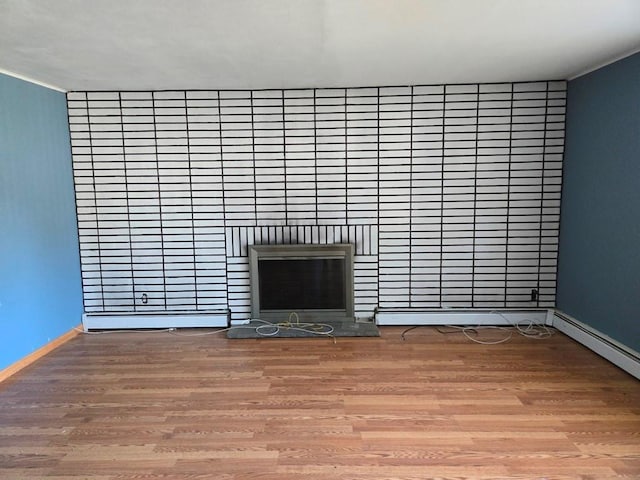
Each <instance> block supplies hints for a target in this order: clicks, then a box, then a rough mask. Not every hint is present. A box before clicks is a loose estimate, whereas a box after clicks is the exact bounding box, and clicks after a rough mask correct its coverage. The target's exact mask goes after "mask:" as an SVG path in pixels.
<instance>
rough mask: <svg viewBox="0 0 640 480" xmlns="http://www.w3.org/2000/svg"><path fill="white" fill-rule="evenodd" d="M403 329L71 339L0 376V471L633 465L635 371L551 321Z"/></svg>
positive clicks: (521, 475) (486, 472)
mask: <svg viewBox="0 0 640 480" xmlns="http://www.w3.org/2000/svg"><path fill="white" fill-rule="evenodd" d="M403 330H404V328H401V327H382V328H381V333H382V336H381V338H338V339H337V340H336V342H335V343H334V342H333V341H332V340H331V339H329V338H314V339H260V340H228V339H226V338H225V337H224V336H223V335H207V336H179V335H176V334H172V333H148V332H147V333H118V334H105V335H80V336H78V337H76V338H74V339H72V340H71V341H69V342H68V343H66V344H65V345H63V346H62V347H60V348H59V349H57V350H55V351H54V352H52V353H51V354H49V355H47V356H46V357H44V358H43V359H41V360H39V361H38V362H36V363H35V364H34V365H32V366H30V367H28V368H26V369H25V370H23V371H21V372H20V373H18V374H16V375H15V376H13V377H11V378H9V379H8V380H6V381H5V382H3V383H1V384H0V478H1V479H12V480H13V479H30V480H31V479H39V478H46V479H48V480H51V479H58V480H60V479H76V480H77V479H87V480H116V479H117V480H172V479H208V478H211V479H220V480H240V479H255V480H321V479H322V480H327V479H338V480H346V479H350V480H365V479H366V480H383V479H384V480H392V479H396V480H400V479H402V480H418V479H419V480H423V479H429V478H437V479H458V480H459V479H487V480H488V479H491V480H499V479H538V480H541V479H546V480H551V479H593V480H601V479H613V478H634V479H639V478H640V381H638V380H637V379H634V378H633V377H631V376H630V375H628V374H626V373H625V372H623V371H621V370H619V369H617V368H616V367H615V366H613V365H611V364H609V363H608V362H607V361H605V360H603V359H602V358H600V357H598V356H597V355H595V354H594V353H592V352H590V351H589V350H587V349H586V348H584V347H582V346H581V345H579V344H577V343H575V342H574V341H572V340H571V339H569V338H568V337H565V336H564V335H562V334H560V333H557V334H556V335H554V336H553V337H551V338H549V339H546V340H533V339H527V338H524V337H521V336H514V337H513V339H512V340H511V341H510V342H508V343H505V344H500V345H491V346H489V345H479V344H475V343H471V342H469V341H468V340H467V339H466V338H465V337H464V336H463V335H461V334H459V333H455V334H443V333H440V332H438V331H437V330H436V329H435V328H431V327H429V328H426V327H425V328H419V329H416V330H413V331H411V332H409V333H407V335H406V340H402V338H401V336H400V334H401V332H402V331H403ZM202 332H203V331H202V330H188V331H181V333H182V334H186V333H189V334H190V333H202ZM502 334H503V332H492V331H488V332H485V333H483V334H482V337H483V338H484V339H487V340H491V339H496V338H499V336H500V335H502Z"/></svg>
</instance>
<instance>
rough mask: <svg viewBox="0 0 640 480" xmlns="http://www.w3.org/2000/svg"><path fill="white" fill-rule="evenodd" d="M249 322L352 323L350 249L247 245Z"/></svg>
mask: <svg viewBox="0 0 640 480" xmlns="http://www.w3.org/2000/svg"><path fill="white" fill-rule="evenodd" d="M249 274H250V279H251V318H253V319H260V320H266V321H271V322H274V321H275V322H279V321H286V320H288V319H289V315H291V313H292V312H295V313H296V314H297V315H298V317H299V318H300V320H301V321H303V322H327V321H344V320H353V317H354V309H353V245H351V244H333V245H306V244H305V245H250V246H249Z"/></svg>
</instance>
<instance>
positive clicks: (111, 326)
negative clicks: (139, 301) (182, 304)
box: [82, 309, 231, 332]
mask: <svg viewBox="0 0 640 480" xmlns="http://www.w3.org/2000/svg"><path fill="white" fill-rule="evenodd" d="M230 317H231V314H230V311H229V310H228V309H224V310H203V311H199V312H184V311H166V312H114V313H85V314H83V315H82V327H83V329H84V331H85V332H88V331H89V330H127V329H133V328H137V329H142V328H200V327H228V326H229V321H230Z"/></svg>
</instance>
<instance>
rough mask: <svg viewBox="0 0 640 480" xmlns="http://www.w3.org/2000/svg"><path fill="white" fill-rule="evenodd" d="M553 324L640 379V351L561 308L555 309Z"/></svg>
mask: <svg viewBox="0 0 640 480" xmlns="http://www.w3.org/2000/svg"><path fill="white" fill-rule="evenodd" d="M553 326H554V327H555V328H557V329H558V330H560V331H561V332H562V333H564V334H565V335H567V336H569V337H571V338H573V339H574V340H575V341H577V342H579V343H581V344H582V345H584V346H585V347H587V348H588V349H590V350H592V351H594V352H595V353H597V354H598V355H600V356H601V357H603V358H606V359H607V360H609V361H610V362H611V363H613V364H614V365H617V366H618V367H620V368H621V369H623V370H624V371H626V372H627V373H630V374H631V375H633V376H634V377H636V378H637V379H640V353H638V352H636V351H635V350H633V349H631V348H629V347H627V346H626V345H623V344H621V343H620V342H617V341H615V340H614V339H613V338H611V337H609V336H607V335H605V334H604V333H602V332H600V331H598V330H596V329H595V328H591V327H590V326H588V325H586V324H584V323H582V322H580V321H578V320H576V319H575V318H573V317H571V316H570V315H567V314H566V313H563V312H561V311H559V310H555V311H554V318H553Z"/></svg>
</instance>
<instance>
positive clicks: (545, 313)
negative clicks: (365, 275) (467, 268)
mask: <svg viewBox="0 0 640 480" xmlns="http://www.w3.org/2000/svg"><path fill="white" fill-rule="evenodd" d="M552 314H553V311H552V310H550V309H548V308H538V309H495V308H494V309H487V310H482V309H453V308H442V309H421V308H416V309H411V308H408V309H397V308H388V309H387V308H378V309H376V311H375V313H374V319H375V322H376V324H377V325H515V324H517V323H521V322H522V323H525V322H534V323H544V324H546V325H551V324H552V322H553V315H552Z"/></svg>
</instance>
